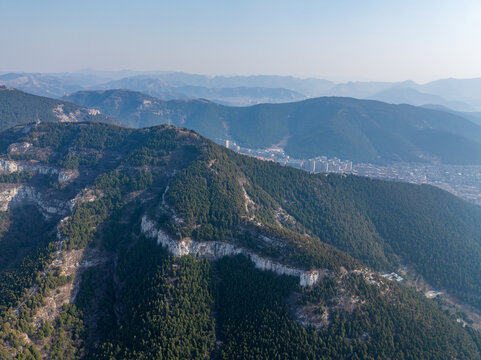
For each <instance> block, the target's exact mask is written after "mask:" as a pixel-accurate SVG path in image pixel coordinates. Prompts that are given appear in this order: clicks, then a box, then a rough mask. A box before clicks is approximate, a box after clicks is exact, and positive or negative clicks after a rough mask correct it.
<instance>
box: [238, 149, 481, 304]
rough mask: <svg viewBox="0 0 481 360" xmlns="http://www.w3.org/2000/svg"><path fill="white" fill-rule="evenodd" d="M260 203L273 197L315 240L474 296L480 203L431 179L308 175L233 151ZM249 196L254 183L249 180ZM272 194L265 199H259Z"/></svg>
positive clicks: (477, 291)
mask: <svg viewBox="0 0 481 360" xmlns="http://www.w3.org/2000/svg"><path fill="white" fill-rule="evenodd" d="M232 157H234V158H235V159H236V161H237V164H238V165H239V166H240V168H241V169H242V170H243V172H244V174H245V175H246V177H248V178H249V179H250V180H251V182H252V183H254V184H256V185H257V186H258V187H260V188H262V190H263V194H264V195H263V197H261V196H259V197H257V199H258V201H260V202H261V204H262V205H263V206H267V207H272V205H271V204H272V203H277V204H280V206H282V207H283V208H284V209H285V210H286V211H287V212H288V213H289V214H290V215H292V216H293V217H294V218H295V219H296V221H297V222H298V223H300V224H302V225H303V226H304V228H305V229H306V230H307V231H309V232H311V233H312V234H313V235H315V236H317V237H318V238H319V239H320V240H321V241H322V242H325V243H327V244H331V245H334V246H335V247H336V248H338V249H340V250H343V251H346V252H348V253H349V254H351V255H352V256H354V257H355V258H357V259H359V260H361V261H362V262H364V263H365V264H367V265H370V266H371V267H373V268H375V269H382V270H388V269H396V268H397V267H398V266H399V265H400V261H401V262H402V263H403V264H409V265H412V266H414V268H415V270H416V271H418V272H419V273H420V274H421V275H422V276H424V277H425V278H426V280H428V282H430V283H431V284H432V285H434V286H437V287H442V288H448V289H449V290H450V291H453V292H455V293H456V294H457V295H458V296H462V297H463V298H464V299H465V300H467V301H469V302H470V303H472V304H473V305H476V306H478V307H479V306H480V302H479V301H480V299H481V288H480V286H481V285H480V284H481V272H480V271H479V269H480V268H481V231H480V228H479V224H480V223H481V209H479V208H478V207H476V206H474V205H471V204H468V203H467V202H465V201H463V200H461V199H458V198H456V197H455V196H453V195H451V194H449V193H447V192H445V191H442V190H439V189H437V188H435V187H432V186H427V185H423V186H418V185H412V184H403V183H394V182H384V181H379V180H372V179H367V178H361V177H356V176H347V177H346V176H338V175H310V174H307V173H305V172H302V171H298V170H296V169H292V168H287V167H282V166H280V165H277V164H271V163H267V162H260V161H256V160H254V159H251V158H247V157H243V156H238V155H236V154H232ZM251 192H252V193H253V195H252V197H254V196H255V192H256V188H251ZM265 194H268V196H270V197H271V199H269V200H268V201H264V200H263V199H264V198H266V197H268V196H267V195H265Z"/></svg>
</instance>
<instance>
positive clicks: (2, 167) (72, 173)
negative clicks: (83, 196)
mask: <svg viewBox="0 0 481 360" xmlns="http://www.w3.org/2000/svg"><path fill="white" fill-rule="evenodd" d="M0 171H3V172H6V173H14V172H20V171H29V172H32V173H36V174H40V175H58V182H59V183H61V184H62V183H65V182H68V181H71V180H73V179H75V178H76V177H77V176H78V175H79V173H78V171H77V170H68V169H63V170H59V169H56V168H53V167H51V166H46V165H42V164H37V163H29V162H20V161H14V160H5V159H0Z"/></svg>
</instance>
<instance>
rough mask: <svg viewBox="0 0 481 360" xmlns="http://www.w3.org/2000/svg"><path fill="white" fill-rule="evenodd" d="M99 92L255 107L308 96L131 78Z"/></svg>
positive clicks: (107, 86) (275, 91) (296, 93)
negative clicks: (126, 91) (121, 91)
mask: <svg viewBox="0 0 481 360" xmlns="http://www.w3.org/2000/svg"><path fill="white" fill-rule="evenodd" d="M97 88H100V89H104V90H109V89H131V90H135V91H140V92H143V93H145V94H148V95H151V96H155V97H157V98H160V99H163V100H172V99H198V98H205V99H209V100H211V101H214V102H217V103H219V104H225V105H240V106H245V105H254V104H258V103H280V102H290V101H298V100H304V99H305V98H306V96H305V95H303V94H301V93H298V92H296V91H292V90H288V89H284V88H268V87H247V86H242V87H226V88H224V87H221V88H210V87H204V86H196V85H184V86H172V85H170V84H169V83H167V82H165V81H164V80H161V79H155V78H150V77H147V78H146V77H131V78H125V79H121V80H115V81H111V82H108V83H106V84H102V85H100V86H97Z"/></svg>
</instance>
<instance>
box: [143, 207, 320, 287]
mask: <svg viewBox="0 0 481 360" xmlns="http://www.w3.org/2000/svg"><path fill="white" fill-rule="evenodd" d="M141 229H142V233H143V234H145V235H146V236H148V237H150V238H153V239H156V240H157V244H159V245H162V246H163V247H165V248H166V249H167V250H168V251H169V252H170V253H171V254H172V255H174V256H183V255H193V256H196V257H202V258H207V259H209V260H217V259H220V258H222V257H224V256H233V255H239V254H242V255H244V256H246V257H248V258H249V259H250V260H251V261H252V262H253V263H254V264H255V267H256V268H258V269H260V270H263V271H265V270H269V271H273V272H274V273H276V274H278V275H288V276H294V277H297V278H299V284H300V285H301V286H303V287H307V286H312V285H314V284H316V283H317V282H318V281H320V280H321V279H322V278H323V277H324V276H326V275H327V274H328V271H327V270H325V269H316V270H304V269H299V268H295V267H291V266H288V265H284V264H281V263H279V262H276V261H274V260H272V259H269V258H266V257H263V256H260V255H258V254H256V253H254V252H253V251H251V250H248V249H245V248H242V247H240V246H237V245H234V244H230V243H227V242H223V241H208V242H200V241H194V240H191V239H183V240H180V241H177V240H175V239H173V238H172V237H170V236H169V235H168V234H167V233H166V232H164V231H163V230H161V229H157V228H156V227H155V223H154V222H153V221H151V220H149V219H148V218H147V216H145V215H144V216H143V217H142V224H141Z"/></svg>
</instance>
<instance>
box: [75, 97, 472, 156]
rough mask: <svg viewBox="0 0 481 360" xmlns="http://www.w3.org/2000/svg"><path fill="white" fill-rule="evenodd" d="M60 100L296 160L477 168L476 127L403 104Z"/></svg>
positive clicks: (320, 100)
mask: <svg viewBox="0 0 481 360" xmlns="http://www.w3.org/2000/svg"><path fill="white" fill-rule="evenodd" d="M65 99H66V100H68V101H71V102H74V103H76V104H79V105H81V106H87V107H92V108H95V109H98V110H100V111H101V112H102V113H104V114H106V115H109V116H113V117H116V118H118V119H119V120H121V121H122V124H124V125H126V126H135V127H145V126H152V125H157V124H162V123H169V124H173V125H177V126H184V127H187V128H189V129H193V130H195V131H197V132H199V133H200V134H201V135H204V136H206V137H208V138H210V139H218V138H220V139H228V138H230V139H233V140H235V141H236V142H237V143H238V144H240V145H243V146H248V147H253V148H263V147H270V146H274V145H276V146H281V147H283V148H284V149H285V151H286V153H287V154H288V155H291V156H293V157H297V158H310V157H315V156H319V155H324V156H328V157H338V158H341V159H349V160H352V161H356V162H372V163H389V162H394V161H410V162H424V161H440V162H443V163H448V164H481V127H479V126H478V125H475V124H474V123H472V122H470V121H469V120H466V119H465V118H464V117H461V116H457V115H455V114H450V113H446V112H442V111H436V110H431V109H426V108H419V107H415V106H411V105H393V104H386V103H382V102H379V101H372V100H358V99H353V98H337V97H323V98H316V99H309V100H305V101H300V102H293V103H285V104H260V105H255V106H250V107H228V106H222V105H218V104H215V103H212V102H209V101H206V100H172V101H161V100H158V99H155V98H152V97H150V96H147V95H144V94H141V93H137V92H133V91H129V90H106V91H82V92H78V93H73V94H70V95H69V96H67V97H65Z"/></svg>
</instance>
